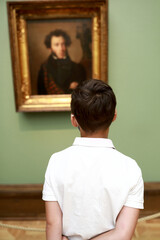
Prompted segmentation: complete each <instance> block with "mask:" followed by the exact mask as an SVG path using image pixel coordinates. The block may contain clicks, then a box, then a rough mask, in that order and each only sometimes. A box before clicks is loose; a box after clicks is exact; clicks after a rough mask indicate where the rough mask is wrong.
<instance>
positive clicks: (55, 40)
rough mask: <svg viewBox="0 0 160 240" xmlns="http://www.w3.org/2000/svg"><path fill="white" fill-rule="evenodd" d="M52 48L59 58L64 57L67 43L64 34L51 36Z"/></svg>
mask: <svg viewBox="0 0 160 240" xmlns="http://www.w3.org/2000/svg"><path fill="white" fill-rule="evenodd" d="M51 50H52V52H54V53H55V54H56V56H57V58H60V59H63V58H64V57H65V56H66V44H65V40H64V38H63V37H62V36H59V37H56V36H53V37H52V38H51Z"/></svg>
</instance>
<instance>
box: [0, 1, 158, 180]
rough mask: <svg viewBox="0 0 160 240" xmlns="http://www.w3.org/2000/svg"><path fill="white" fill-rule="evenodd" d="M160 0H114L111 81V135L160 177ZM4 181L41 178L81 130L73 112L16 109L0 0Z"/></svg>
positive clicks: (149, 175) (0, 165) (148, 175)
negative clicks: (113, 118)
mask: <svg viewBox="0 0 160 240" xmlns="http://www.w3.org/2000/svg"><path fill="white" fill-rule="evenodd" d="M159 12H160V1H159V0H154V1H152V0H134V1H133V0H132V1H131V0H110V1H109V83H110V85H111V86H112V87H113V89H114V91H115V93H116V95H117V101H118V106H117V110H118V118H117V121H116V122H115V123H113V126H112V127H111V129H110V138H112V140H113V141H114V144H115V146H116V148H117V149H118V150H119V151H122V152H123V153H125V154H127V155H129V156H131V157H132V158H134V159H135V160H136V161H137V162H138V164H139V165H140V167H141V168H142V172H143V177H144V180H145V181H160V173H159V172H160V171H159V169H160V161H159V158H160V147H159V142H160V141H159V131H160V111H159V110H160V94H159V89H160V14H159ZM0 30H1V31H0V53H1V56H0V73H1V75H0V82H1V88H0V109H1V113H0V114H1V118H0V183H1V184H2V183H3V184H16V183H19V184H20V183H42V182H43V180H44V172H45V168H46V166H47V162H48V159H49V157H50V155H51V154H52V153H53V152H55V151H59V150H61V149H63V148H65V147H68V146H69V145H70V144H72V142H73V140H74V137H75V136H76V135H78V136H79V133H78V131H77V130H75V129H73V127H72V126H71V124H70V114H69V113H68V112H66V113H65V112H64V113H62V112H61V113H25V114H24V113H16V112H15V105H14V92H13V80H12V69H11V59H10V46H9V34H8V19H7V10H6V0H0Z"/></svg>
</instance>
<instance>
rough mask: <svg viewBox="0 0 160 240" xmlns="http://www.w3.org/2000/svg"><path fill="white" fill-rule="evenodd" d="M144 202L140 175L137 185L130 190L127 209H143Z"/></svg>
mask: <svg viewBox="0 0 160 240" xmlns="http://www.w3.org/2000/svg"><path fill="white" fill-rule="evenodd" d="M143 202H144V182H143V179H142V175H140V177H139V179H138V181H137V183H136V184H135V185H134V186H133V187H132V188H131V189H130V191H129V194H128V197H127V200H126V203H125V204H124V205H125V206H127V207H133V208H138V209H143V208H144V207H143Z"/></svg>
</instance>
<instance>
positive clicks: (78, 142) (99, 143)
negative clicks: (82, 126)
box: [73, 137, 115, 149]
mask: <svg viewBox="0 0 160 240" xmlns="http://www.w3.org/2000/svg"><path fill="white" fill-rule="evenodd" d="M73 146H85V147H107V148H114V149H115V147H114V145H113V143H112V141H111V140H110V139H108V138H87V137H76V138H75V140H74V142H73Z"/></svg>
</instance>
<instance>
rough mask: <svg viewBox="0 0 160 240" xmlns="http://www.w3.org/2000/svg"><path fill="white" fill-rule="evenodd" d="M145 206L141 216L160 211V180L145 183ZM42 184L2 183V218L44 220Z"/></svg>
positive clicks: (0, 218) (0, 194)
mask: <svg viewBox="0 0 160 240" xmlns="http://www.w3.org/2000/svg"><path fill="white" fill-rule="evenodd" d="M144 186H145V192H144V199H145V208H144V210H141V211H140V217H144V216H147V215H151V214H155V213H157V212H160V204H159V203H160V182H146V183H145V184H144ZM42 187H43V185H42V184H29V185H28V184H23V185H0V220H10V219H13V220H16V219H17V220H20V219H25V220H27V219H28V220H32V219H33V220H36V219H38V220H40V219H42V220H44V219H45V207H44V202H43V200H42Z"/></svg>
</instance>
